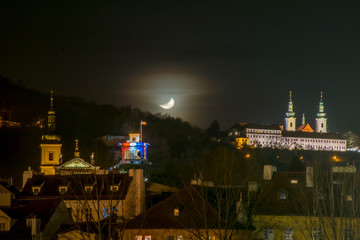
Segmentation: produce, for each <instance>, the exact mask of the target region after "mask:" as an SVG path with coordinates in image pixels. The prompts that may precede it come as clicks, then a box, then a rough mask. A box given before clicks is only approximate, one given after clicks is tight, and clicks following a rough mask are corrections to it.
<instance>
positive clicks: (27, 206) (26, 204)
mask: <svg viewBox="0 0 360 240" xmlns="http://www.w3.org/2000/svg"><path fill="white" fill-rule="evenodd" d="M59 204H64V203H63V202H62V201H61V200H60V199H33V200H15V202H14V203H13V205H12V206H11V207H3V208H0V209H1V211H3V212H4V213H5V214H6V215H8V216H9V217H10V218H11V219H13V220H16V221H15V224H14V225H13V226H12V227H11V229H10V231H7V232H0V239H31V228H29V227H27V226H26V219H30V218H32V217H34V216H36V218H40V220H41V227H40V230H42V229H43V228H44V227H45V226H46V224H47V223H48V222H49V220H50V218H51V217H52V215H53V214H54V212H55V210H56V209H57V208H58V206H59ZM64 207H65V205H64ZM67 217H68V218H67V219H68V221H69V222H68V223H71V217H70V214H69V215H68V216H67Z"/></svg>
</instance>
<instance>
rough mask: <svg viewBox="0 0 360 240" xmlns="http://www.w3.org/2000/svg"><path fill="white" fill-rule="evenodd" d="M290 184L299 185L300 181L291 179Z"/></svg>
mask: <svg viewBox="0 0 360 240" xmlns="http://www.w3.org/2000/svg"><path fill="white" fill-rule="evenodd" d="M290 183H291V184H297V183H298V180H297V179H291V180H290Z"/></svg>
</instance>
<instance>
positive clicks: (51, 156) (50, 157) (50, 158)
mask: <svg viewBox="0 0 360 240" xmlns="http://www.w3.org/2000/svg"><path fill="white" fill-rule="evenodd" d="M53 160H54V153H52V152H51V153H49V161H53Z"/></svg>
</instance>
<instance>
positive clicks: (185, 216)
mask: <svg viewBox="0 0 360 240" xmlns="http://www.w3.org/2000/svg"><path fill="white" fill-rule="evenodd" d="M175 208H178V209H179V211H180V212H179V216H174V209H175ZM205 217H206V218H205ZM205 219H206V221H205ZM217 219H218V214H217V212H216V211H215V209H214V208H213V207H212V206H211V205H210V204H209V203H208V202H207V201H206V200H204V198H203V197H202V196H201V195H200V194H199V193H198V192H197V190H196V189H195V188H194V187H192V186H188V187H186V188H184V189H182V190H180V191H179V192H176V193H174V194H173V195H171V196H170V197H168V198H166V199H165V200H163V201H161V202H159V203H158V204H156V205H154V206H153V207H151V208H149V209H148V210H146V211H145V212H144V213H142V214H140V215H139V216H137V217H135V218H134V219H133V220H132V221H130V222H128V223H127V224H126V228H127V229H137V228H139V227H141V228H142V229H205V228H208V229H211V228H216V227H217V226H218V224H217V223H218V221H217ZM205 223H206V226H205Z"/></svg>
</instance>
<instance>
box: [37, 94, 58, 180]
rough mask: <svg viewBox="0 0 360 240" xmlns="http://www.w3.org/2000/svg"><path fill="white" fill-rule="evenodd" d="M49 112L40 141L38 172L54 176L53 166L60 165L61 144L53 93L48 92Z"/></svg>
mask: <svg viewBox="0 0 360 240" xmlns="http://www.w3.org/2000/svg"><path fill="white" fill-rule="evenodd" d="M50 93H51V96H50V110H49V111H48V122H47V129H46V133H45V134H44V135H42V140H41V144H40V147H41V164H40V172H41V173H42V174H45V175H54V174H55V166H59V165H60V164H61V146H62V144H61V142H60V139H61V138H60V136H59V135H58V134H57V133H56V122H55V119H56V116H55V110H54V97H53V93H54V92H53V91H51V92H50Z"/></svg>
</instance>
